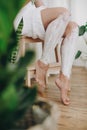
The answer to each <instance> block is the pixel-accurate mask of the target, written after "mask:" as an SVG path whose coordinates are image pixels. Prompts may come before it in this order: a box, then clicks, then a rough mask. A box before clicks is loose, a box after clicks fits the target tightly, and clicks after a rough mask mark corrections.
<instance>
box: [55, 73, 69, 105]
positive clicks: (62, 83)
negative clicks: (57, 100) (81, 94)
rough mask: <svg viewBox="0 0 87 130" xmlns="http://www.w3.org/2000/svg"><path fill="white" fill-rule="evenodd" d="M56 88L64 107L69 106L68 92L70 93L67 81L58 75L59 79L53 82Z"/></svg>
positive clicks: (64, 77) (61, 75)
mask: <svg viewBox="0 0 87 130" xmlns="http://www.w3.org/2000/svg"><path fill="white" fill-rule="evenodd" d="M55 83H56V85H57V87H58V88H59V89H60V91H61V100H62V102H63V104H64V105H69V104H70V99H69V97H68V92H69V91H70V84H69V79H68V78H67V77H66V76H64V75H63V74H62V73H60V75H59V77H58V78H57V79H56V81H55Z"/></svg>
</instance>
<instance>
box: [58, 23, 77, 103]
mask: <svg viewBox="0 0 87 130" xmlns="http://www.w3.org/2000/svg"><path fill="white" fill-rule="evenodd" d="M64 37H65V38H64V40H63V43H62V47H61V56H62V57H61V58H62V59H61V60H62V61H61V73H60V75H59V77H58V78H57V79H56V84H57V86H58V87H59V88H60V91H61V99H62V101H63V103H64V104H65V105H68V104H69V103H70V101H69V98H68V96H67V94H68V90H69V89H70V86H69V80H70V74H71V69H72V64H73V61H74V58H75V55H76V53H77V41H76V40H77V37H78V25H77V24H76V23H74V22H70V23H69V24H68V26H67V28H66V31H65V34H64Z"/></svg>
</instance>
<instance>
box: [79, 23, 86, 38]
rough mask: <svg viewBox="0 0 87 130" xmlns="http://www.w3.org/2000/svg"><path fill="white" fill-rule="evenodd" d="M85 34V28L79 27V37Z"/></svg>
mask: <svg viewBox="0 0 87 130" xmlns="http://www.w3.org/2000/svg"><path fill="white" fill-rule="evenodd" d="M84 33H85V26H84V25H83V26H80V27H79V36H81V35H83V34H84Z"/></svg>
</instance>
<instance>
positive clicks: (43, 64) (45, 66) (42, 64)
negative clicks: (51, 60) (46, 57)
mask: <svg viewBox="0 0 87 130" xmlns="http://www.w3.org/2000/svg"><path fill="white" fill-rule="evenodd" d="M37 63H38V65H39V67H40V68H42V69H44V70H48V67H49V64H45V63H43V62H42V61H40V60H38V61H37Z"/></svg>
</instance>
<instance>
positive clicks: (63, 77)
mask: <svg viewBox="0 0 87 130" xmlns="http://www.w3.org/2000/svg"><path fill="white" fill-rule="evenodd" d="M59 79H60V80H62V81H64V82H65V81H67V82H69V81H70V79H69V78H68V77H67V76H66V75H64V74H63V73H62V72H60V74H59Z"/></svg>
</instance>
